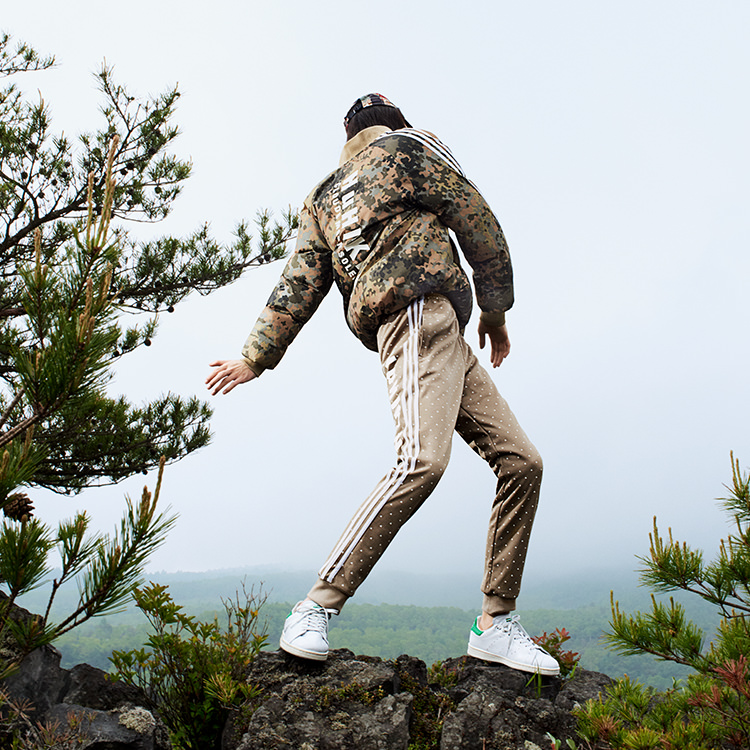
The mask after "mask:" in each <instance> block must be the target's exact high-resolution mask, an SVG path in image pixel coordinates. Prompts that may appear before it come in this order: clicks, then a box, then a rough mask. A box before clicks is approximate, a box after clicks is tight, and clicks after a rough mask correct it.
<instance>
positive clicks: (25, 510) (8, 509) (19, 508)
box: [3, 492, 34, 521]
mask: <svg viewBox="0 0 750 750" xmlns="http://www.w3.org/2000/svg"><path fill="white" fill-rule="evenodd" d="M33 510H34V503H32V502H31V499H30V498H29V496H28V495H27V494H26V493H25V492H14V493H13V494H12V495H8V499H7V500H6V501H5V503H4V504H3V513H4V514H5V517H6V518H10V519H12V520H14V521H23V517H24V516H26V517H27V518H31V516H32V515H33Z"/></svg>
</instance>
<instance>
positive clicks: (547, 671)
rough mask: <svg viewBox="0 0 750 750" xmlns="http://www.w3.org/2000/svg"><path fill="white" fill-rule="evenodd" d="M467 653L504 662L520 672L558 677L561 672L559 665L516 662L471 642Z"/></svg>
mask: <svg viewBox="0 0 750 750" xmlns="http://www.w3.org/2000/svg"><path fill="white" fill-rule="evenodd" d="M466 653H467V654H468V655H469V656H473V657H474V658H475V659H482V660H484V661H491V662H494V663H496V664H504V665H505V666H506V667H510V668H511V669H517V670H518V671H519V672H530V673H532V674H541V675H545V676H549V677H557V675H559V674H560V669H559V667H558V668H557V669H553V668H545V667H532V666H531V665H530V664H520V663H519V662H515V661H513V660H512V659H508V658H506V657H505V656H500V655H499V654H493V653H491V652H489V651H483V650H482V649H481V648H477V647H476V646H472V645H471V644H469V647H468V648H467V649H466Z"/></svg>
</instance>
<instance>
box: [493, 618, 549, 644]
mask: <svg viewBox="0 0 750 750" xmlns="http://www.w3.org/2000/svg"><path fill="white" fill-rule="evenodd" d="M520 619H521V616H520V615H513V617H511V618H510V621H508V620H505V621H504V622H503V623H502V625H501V626H500V627H501V628H503V629H504V630H507V631H508V633H509V634H510V637H511V639H512V640H514V641H522V642H523V643H525V644H526V645H527V646H528V647H529V648H533V649H536V650H537V651H542V652H543V651H544V649H543V648H542V647H541V646H540V645H539V644H537V643H535V642H534V639H533V638H532V637H531V636H530V635H529V634H528V633H527V632H526V631H525V630H524V629H523V625H521V623H520V622H519V621H520Z"/></svg>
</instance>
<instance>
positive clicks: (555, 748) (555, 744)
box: [545, 732, 577, 750]
mask: <svg viewBox="0 0 750 750" xmlns="http://www.w3.org/2000/svg"><path fill="white" fill-rule="evenodd" d="M545 736H546V737H547V739H548V740H549V741H550V742H551V743H552V750H560V748H561V747H562V746H563V745H562V740H558V739H557V738H556V737H554V736H553V735H551V734H550V733H549V732H547V734H546V735H545ZM565 744H566V746H567V747H568V748H570V750H576V747H577V746H576V743H575V742H573V740H571V739H570V738H568V739H567V740H565Z"/></svg>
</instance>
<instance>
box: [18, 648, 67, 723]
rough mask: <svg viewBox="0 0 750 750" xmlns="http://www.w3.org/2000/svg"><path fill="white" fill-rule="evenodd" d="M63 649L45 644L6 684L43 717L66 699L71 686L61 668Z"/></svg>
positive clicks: (22, 663)
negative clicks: (60, 650) (59, 649)
mask: <svg viewBox="0 0 750 750" xmlns="http://www.w3.org/2000/svg"><path fill="white" fill-rule="evenodd" d="M61 658H62V657H61V655H60V652H59V651H58V650H57V649H56V648H55V647H54V646H42V647H41V648H38V649H36V650H34V651H32V652H31V653H30V654H28V656H26V657H25V658H24V659H23V660H22V661H21V663H20V665H19V666H18V669H16V671H15V672H13V674H11V675H10V677H8V678H6V679H5V680H4V681H3V687H4V689H5V690H6V691H7V692H8V694H9V695H10V697H11V698H13V699H15V700H17V701H21V702H23V701H29V702H30V703H32V704H33V706H34V717H35V718H36V719H42V718H44V717H45V716H46V714H47V712H48V711H49V709H50V708H51V707H52V706H54V705H55V704H56V703H60V702H61V701H62V699H63V696H64V694H65V691H66V689H67V687H68V679H69V675H68V673H67V672H66V671H65V670H64V669H62V668H61V667H60V659H61Z"/></svg>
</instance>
